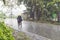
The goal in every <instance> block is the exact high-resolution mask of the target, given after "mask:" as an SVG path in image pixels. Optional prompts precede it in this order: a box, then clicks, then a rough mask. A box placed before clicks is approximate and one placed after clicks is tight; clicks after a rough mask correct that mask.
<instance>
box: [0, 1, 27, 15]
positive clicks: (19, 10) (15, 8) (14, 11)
mask: <svg viewBox="0 0 60 40" xmlns="http://www.w3.org/2000/svg"><path fill="white" fill-rule="evenodd" d="M11 8H12V9H11ZM24 10H26V7H25V5H24V4H23V3H22V4H21V5H20V6H17V5H16V4H15V5H14V6H13V7H8V6H4V4H3V2H2V1H0V11H2V12H3V13H5V14H6V15H7V16H9V14H11V12H12V14H13V15H16V16H17V15H20V14H21V13H23V11H24Z"/></svg>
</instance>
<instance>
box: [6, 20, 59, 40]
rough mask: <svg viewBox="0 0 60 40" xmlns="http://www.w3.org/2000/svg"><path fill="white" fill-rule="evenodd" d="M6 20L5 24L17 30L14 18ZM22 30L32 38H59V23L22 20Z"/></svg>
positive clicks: (38, 39)
mask: <svg viewBox="0 0 60 40" xmlns="http://www.w3.org/2000/svg"><path fill="white" fill-rule="evenodd" d="M6 20H7V19H6ZM6 20H5V23H6V24H8V25H10V26H11V27H12V28H14V29H16V30H19V29H18V25H17V20H16V19H9V20H8V21H6ZM22 31H23V32H25V33H26V34H27V35H29V36H30V37H31V38H32V39H33V40H51V39H52V40H60V38H59V37H60V25H59V26H58V25H52V24H46V23H36V22H31V21H22Z"/></svg>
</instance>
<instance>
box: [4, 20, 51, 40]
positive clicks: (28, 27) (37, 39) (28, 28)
mask: <svg viewBox="0 0 60 40" xmlns="http://www.w3.org/2000/svg"><path fill="white" fill-rule="evenodd" d="M5 23H6V24H7V25H8V26H10V27H11V28H13V29H15V30H20V29H19V28H18V25H17V20H16V19H5ZM32 23H33V22H30V21H22V31H23V32H25V33H26V35H28V36H29V37H30V38H31V40H50V39H48V38H46V37H43V36H40V35H38V34H36V33H35V29H36V28H35V26H37V25H33V24H32Z"/></svg>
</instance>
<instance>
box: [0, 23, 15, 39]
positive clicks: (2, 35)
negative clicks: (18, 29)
mask: <svg viewBox="0 0 60 40" xmlns="http://www.w3.org/2000/svg"><path fill="white" fill-rule="evenodd" d="M0 40H14V37H13V36H12V30H10V29H9V28H8V27H7V26H6V25H5V24H4V23H3V22H0Z"/></svg>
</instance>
